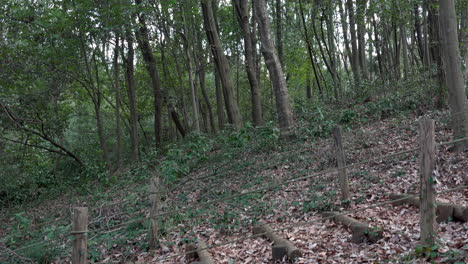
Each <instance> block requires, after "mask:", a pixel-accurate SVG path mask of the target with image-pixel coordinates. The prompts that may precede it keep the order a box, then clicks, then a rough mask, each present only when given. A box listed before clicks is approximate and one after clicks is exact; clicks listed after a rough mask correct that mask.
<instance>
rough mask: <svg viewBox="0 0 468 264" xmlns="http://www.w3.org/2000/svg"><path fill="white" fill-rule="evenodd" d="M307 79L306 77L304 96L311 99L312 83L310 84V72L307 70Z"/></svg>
mask: <svg viewBox="0 0 468 264" xmlns="http://www.w3.org/2000/svg"><path fill="white" fill-rule="evenodd" d="M306 74H307V77H306V78H307V79H306V98H307V99H308V100H311V99H312V85H311V81H310V73H309V72H307V73H306Z"/></svg>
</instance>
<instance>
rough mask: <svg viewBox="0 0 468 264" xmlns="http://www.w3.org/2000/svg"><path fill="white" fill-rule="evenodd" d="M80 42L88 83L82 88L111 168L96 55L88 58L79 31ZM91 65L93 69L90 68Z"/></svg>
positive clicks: (109, 168)
mask: <svg viewBox="0 0 468 264" xmlns="http://www.w3.org/2000/svg"><path fill="white" fill-rule="evenodd" d="M80 44H81V52H82V56H83V60H84V63H85V69H86V74H87V81H88V84H89V87H88V86H87V85H85V87H84V88H85V89H86V90H87V93H88V95H89V96H90V97H91V100H92V101H93V106H94V112H95V114H96V127H97V132H98V138H99V144H100V146H101V150H102V156H103V159H104V161H105V163H106V168H107V169H108V170H111V168H112V167H111V160H110V154H109V148H108V147H107V142H106V135H105V132H104V124H103V121H102V114H101V100H102V93H101V91H100V86H99V83H100V82H99V72H98V66H97V62H96V57H95V54H96V53H93V54H92V56H91V58H88V53H87V46H86V44H85V40H84V38H83V36H82V35H81V33H80ZM91 64H93V65H91ZM91 67H93V68H94V70H92V69H91ZM93 71H94V72H93Z"/></svg>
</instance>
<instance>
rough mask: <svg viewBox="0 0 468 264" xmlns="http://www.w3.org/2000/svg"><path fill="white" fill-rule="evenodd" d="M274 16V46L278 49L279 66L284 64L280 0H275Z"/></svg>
mask: <svg viewBox="0 0 468 264" xmlns="http://www.w3.org/2000/svg"><path fill="white" fill-rule="evenodd" d="M275 15H276V16H275V17H276V47H277V49H278V58H279V60H280V63H281V66H284V56H283V11H282V8H281V0H275Z"/></svg>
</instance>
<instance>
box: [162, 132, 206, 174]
mask: <svg viewBox="0 0 468 264" xmlns="http://www.w3.org/2000/svg"><path fill="white" fill-rule="evenodd" d="M212 148H213V140H212V139H210V138H209V137H208V136H207V135H204V134H190V135H189V136H188V137H187V138H186V139H184V141H183V142H181V143H180V144H172V145H170V146H169V148H168V149H169V150H168V151H167V152H166V154H165V157H164V159H163V161H162V162H161V164H160V166H159V167H160V173H161V177H162V178H163V179H164V180H166V181H167V182H168V183H172V182H174V181H176V180H177V179H179V178H180V177H182V176H184V175H187V174H188V173H189V172H190V169H191V168H192V167H193V166H195V165H196V164H198V163H199V162H202V161H204V160H206V159H207V155H208V152H210V151H211V150H212Z"/></svg>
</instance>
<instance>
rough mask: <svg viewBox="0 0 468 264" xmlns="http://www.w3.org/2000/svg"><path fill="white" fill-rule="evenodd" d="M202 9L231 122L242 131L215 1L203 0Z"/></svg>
mask: <svg viewBox="0 0 468 264" xmlns="http://www.w3.org/2000/svg"><path fill="white" fill-rule="evenodd" d="M201 7H202V13H203V21H204V27H205V31H206V35H207V38H208V42H209V43H210V46H211V52H212V54H213V58H214V61H215V65H216V68H217V70H218V74H219V77H220V80H221V84H222V85H223V90H224V100H225V103H226V111H227V114H228V118H229V122H231V123H232V124H233V125H234V127H235V128H236V129H240V128H241V127H242V117H241V114H240V111H239V106H238V105H237V102H236V100H235V99H234V87H233V84H232V73H231V67H230V66H229V61H228V60H227V58H226V55H225V54H224V50H223V47H222V46H221V40H220V39H219V34H218V29H217V27H216V23H215V17H214V14H213V1H212V0H201Z"/></svg>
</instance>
